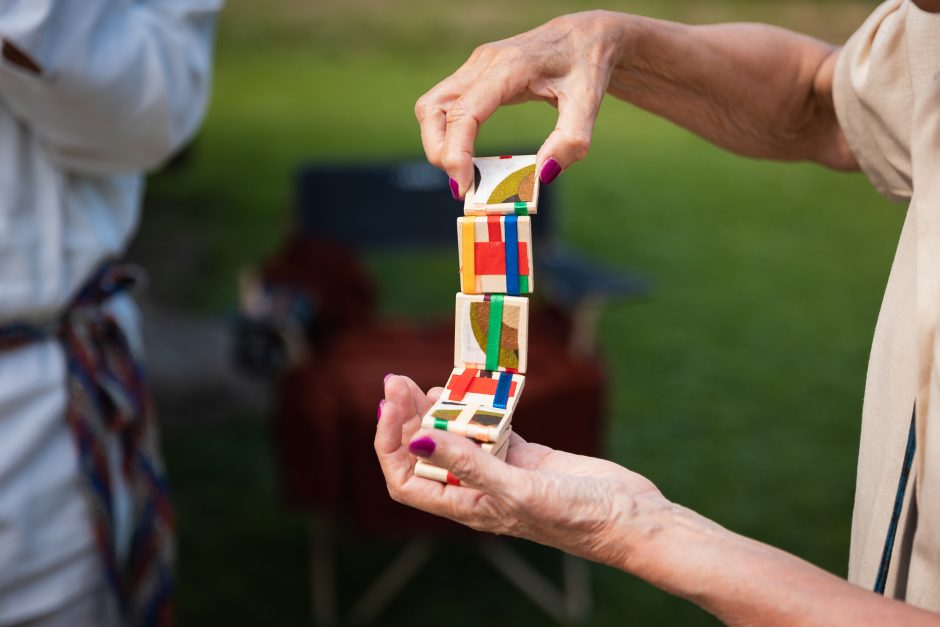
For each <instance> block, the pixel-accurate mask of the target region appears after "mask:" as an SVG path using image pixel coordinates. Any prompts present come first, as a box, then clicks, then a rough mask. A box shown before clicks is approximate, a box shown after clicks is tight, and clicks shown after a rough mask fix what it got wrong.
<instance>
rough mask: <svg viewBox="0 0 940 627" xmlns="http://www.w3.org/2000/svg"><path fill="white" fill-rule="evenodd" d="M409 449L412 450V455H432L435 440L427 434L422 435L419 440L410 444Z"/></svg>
mask: <svg viewBox="0 0 940 627" xmlns="http://www.w3.org/2000/svg"><path fill="white" fill-rule="evenodd" d="M408 450H409V451H411V453H412V455H417V456H418V457H430V456H431V453H433V452H434V440H432V439H431V438H429V437H428V436H426V435H424V436H421V437H420V438H418V439H417V440H412V441H411V444H409V445H408Z"/></svg>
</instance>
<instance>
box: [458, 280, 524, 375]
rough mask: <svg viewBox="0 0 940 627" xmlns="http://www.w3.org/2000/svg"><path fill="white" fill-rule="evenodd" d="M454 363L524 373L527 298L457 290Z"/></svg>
mask: <svg viewBox="0 0 940 627" xmlns="http://www.w3.org/2000/svg"><path fill="white" fill-rule="evenodd" d="M455 309H456V318H455V324H454V367H455V368H476V369H478V370H498V371H508V372H513V373H519V374H525V371H526V354H527V349H528V346H529V299H528V298H525V297H522V296H503V295H502V294H482V295H480V294H461V293H458V294H457V304H456V307H455Z"/></svg>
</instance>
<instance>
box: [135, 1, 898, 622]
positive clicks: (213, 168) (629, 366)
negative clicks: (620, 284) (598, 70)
mask: <svg viewBox="0 0 940 627" xmlns="http://www.w3.org/2000/svg"><path fill="white" fill-rule="evenodd" d="M872 6H873V4H866V3H850V2H822V3H795V2H794V3H791V2H784V3H765V2H691V1H682V2H680V1H673V2H657V3H652V2H647V3H644V2H638V3H630V4H626V3H615V4H614V5H612V6H611V5H609V7H610V8H618V7H619V8H621V9H624V10H631V11H635V12H640V13H646V14H649V15H657V16H660V17H667V18H673V19H684V20H689V21H694V22H710V21H720V20H726V19H741V20H766V21H771V22H774V23H778V24H781V25H785V26H789V27H792V28H798V29H801V30H804V31H808V32H812V33H814V34H816V35H819V36H822V37H826V38H828V39H830V40H832V41H840V40H841V39H844V37H845V36H846V35H847V34H849V33H850V32H851V31H852V30H853V29H854V28H855V27H856V26H857V25H858V24H859V23H860V21H861V19H862V18H863V17H864V15H865V14H866V13H867V12H868V11H869V10H870V9H871V7H872ZM581 8H587V5H585V4H584V3H580V2H570V3H563V2H560V1H557V0H547V1H544V2H536V1H535V0H523V1H521V2H515V3H511V4H506V3H499V2H496V1H495V0H482V1H478V2H474V3H472V4H467V5H466V6H465V7H462V6H461V5H457V4H456V3H452V4H444V3H439V2H438V3H435V2H431V1H430V0H416V1H415V2H409V3H392V2H388V1H386V0H346V1H344V2H337V1H332V0H331V1H326V2H322V1H321V2H315V3H314V2H307V3H300V2H295V1H289V0H277V1H267V2H262V1H261V0H233V1H231V2H230V3H229V6H228V9H227V11H226V13H225V14H224V16H223V18H222V21H221V24H220V31H219V43H218V63H217V73H216V85H215V94H214V100H213V104H212V107H211V110H210V112H209V115H208V118H207V122H206V125H205V128H204V131H203V132H202V134H201V136H200V138H199V140H198V142H197V143H196V145H195V147H194V150H193V152H192V154H191V155H190V156H189V158H188V160H187V162H186V163H185V164H184V167H183V168H182V169H180V170H179V171H176V172H172V173H166V174H163V175H160V176H157V177H155V178H154V179H153V180H152V183H151V190H150V193H149V196H148V211H147V213H146V217H145V223H144V227H143V231H142V236H141V237H142V240H143V241H142V243H141V246H142V247H144V248H145V249H150V250H153V249H154V247H155V246H158V247H160V249H161V250H163V251H164V254H161V255H157V256H155V257H154V259H153V260H152V261H151V264H150V265H151V266H152V270H153V274H154V282H153V292H154V294H155V297H156V298H157V299H159V300H161V301H163V302H165V303H169V304H172V305H175V306H177V307H181V308H185V309H188V310H191V311H194V312H200V313H206V312H210V313H211V312H223V311H225V310H226V309H227V308H230V307H231V306H232V303H233V298H234V274H235V272H236V271H237V269H238V268H240V267H242V266H244V265H248V264H251V263H253V262H255V261H257V260H258V259H260V258H262V257H263V256H264V255H265V254H266V253H267V252H269V251H270V250H271V249H272V248H273V247H274V246H275V245H276V243H277V242H278V240H279V238H280V236H281V235H282V233H283V232H284V229H285V227H286V224H287V207H288V205H289V201H290V176H291V174H292V172H293V171H294V169H295V168H296V166H297V164H299V163H301V162H302V161H304V160H308V159H317V160H326V159H330V160H337V159H338V160H362V159H376V158H385V157H419V156H420V142H419V138H418V134H417V126H416V123H415V122H414V120H413V115H412V108H413V103H414V100H415V99H416V98H417V97H418V96H419V95H420V94H421V93H423V92H424V91H425V90H426V89H428V88H429V87H431V86H432V85H433V84H434V83H435V82H436V81H437V80H439V79H440V78H442V77H443V76H445V75H446V74H447V73H448V72H449V71H451V70H452V69H453V68H455V67H456V66H457V65H458V64H459V63H460V62H461V61H462V60H463V59H464V58H465V57H466V55H467V54H468V53H469V52H470V50H472V48H473V47H474V46H475V45H476V44H478V43H482V42H484V41H487V40H492V39H496V38H500V37H504V36H508V35H511V34H512V33H514V32H518V31H520V30H523V29H525V28H529V27H532V26H534V25H536V24H538V23H540V22H542V21H544V20H545V19H547V18H549V17H551V16H552V15H557V14H560V13H564V12H568V11H573V10H579V9H581ZM553 115H554V111H553V110H551V109H550V108H549V107H547V106H545V105H540V104H535V105H524V106H518V107H513V108H509V109H506V110H504V111H501V112H499V113H498V114H497V115H496V117H495V118H494V119H493V120H492V122H491V123H489V124H488V125H486V127H485V129H484V132H483V135H482V137H481V139H480V142H479V144H478V153H480V154H488V153H499V152H501V148H504V147H506V146H518V145H520V144H521V145H525V144H527V143H528V144H531V145H533V146H536V145H538V144H539V143H540V142H541V140H542V138H544V136H545V135H546V134H547V133H548V132H549V131H550V130H551V128H552V124H553V119H554V118H553ZM559 185H560V186H562V192H561V193H562V198H563V199H564V201H565V203H564V205H565V214H564V220H563V233H564V238H565V239H566V241H567V242H569V243H570V244H571V245H572V246H573V247H575V248H577V249H579V250H581V251H583V252H585V253H586V254H588V255H590V256H592V257H594V258H595V259H597V260H599V261H602V262H605V263H607V264H610V265H614V266H620V267H624V268H631V269H635V270H638V271H641V272H644V273H648V274H650V275H652V276H653V277H654V279H655V281H656V290H655V294H654V296H653V298H651V299H650V300H648V301H644V302H642V303H636V304H624V305H615V306H612V307H610V308H609V309H608V310H607V313H606V314H605V316H604V318H603V320H602V326H601V337H600V340H601V345H602V349H603V351H604V353H605V355H606V357H607V361H608V363H609V365H610V369H611V389H612V392H613V394H612V398H611V403H610V409H611V412H610V415H611V432H610V436H609V455H610V457H611V458H612V459H614V460H616V461H618V462H620V463H623V464H625V465H628V466H630V467H631V468H633V469H635V470H637V471H639V472H642V473H645V474H646V475H648V476H649V477H650V478H652V479H653V480H654V481H655V482H656V483H657V484H658V485H659V487H660V488H661V489H662V490H663V492H664V493H665V494H666V495H667V496H668V497H669V498H671V499H673V500H675V501H677V502H679V503H682V504H683V505H686V506H689V507H692V508H694V509H696V510H698V511H699V512H701V513H703V514H705V515H707V516H709V517H711V518H713V519H715V520H717V521H718V522H719V523H721V524H723V525H725V526H727V527H729V528H731V529H734V530H735V531H738V532H741V533H743V534H747V535H750V536H753V537H756V538H758V539H760V540H763V541H766V542H769V543H771V544H774V545H777V546H780V547H782V548H784V549H786V550H789V551H792V552H794V553H796V554H798V555H800V556H801V557H804V558H806V559H808V560H810V561H812V562H814V563H817V564H820V565H821V566H823V567H825V568H827V569H829V570H831V571H834V572H836V573H839V574H844V572H845V566H846V562H847V554H848V533H849V524H850V516H851V507H852V495H853V491H854V467H855V456H856V447H857V441H858V431H859V416H860V412H861V398H862V390H863V385H864V374H865V366H866V361H867V354H868V348H869V345H870V341H871V334H872V331H873V328H874V321H875V318H876V315H877V310H878V305H879V303H880V298H881V292H882V290H883V286H884V282H885V280H886V278H887V274H888V269H889V267H890V261H891V256H892V253H893V250H894V246H895V244H896V241H897V235H898V233H899V231H900V225H901V219H902V217H903V216H902V211H901V209H900V208H896V207H892V206H891V205H889V204H888V203H886V202H885V201H883V200H881V199H880V198H879V197H877V196H876V194H875V193H874V192H873V191H871V189H870V187H869V186H868V184H867V183H866V181H865V179H864V178H863V177H862V176H861V175H842V174H835V173H830V172H827V171H824V170H822V169H820V168H817V167H814V166H810V165H805V164H787V165H780V164H771V163H765V162H758V161H751V160H746V159H741V158H737V157H734V156H731V155H727V154H724V153H722V152H720V151H718V150H716V149H714V148H711V147H710V146H708V145H707V144H705V143H704V142H702V141H701V140H699V139H697V138H695V137H693V136H691V135H689V134H688V133H686V132H684V131H682V130H679V129H676V128H674V127H672V126H669V125H668V124H666V123H664V122H661V121H659V120H656V119H655V118H653V117H652V116H649V115H648V114H646V113H643V112H641V111H638V110H636V109H633V108H631V107H629V106H627V105H624V104H623V103H620V102H617V101H614V100H610V101H608V102H606V103H605V105H604V107H603V109H602V111H601V115H600V118H599V120H598V124H597V130H596V136H595V142H594V145H593V147H592V150H591V154H590V156H589V157H588V159H587V160H585V161H584V162H583V163H580V164H577V165H576V166H575V167H573V168H572V169H571V170H570V171H568V172H565V173H564V175H563V176H562V177H561V178H560V179H559ZM445 202H449V200H448V199H442V203H445ZM455 254H456V253H455ZM373 262H374V265H375V267H376V269H377V270H379V271H381V270H382V269H383V268H384V271H382V272H381V276H382V277H383V289H384V294H383V296H384V297H385V300H384V303H385V307H386V309H387V310H388V311H392V312H396V313H409V312H410V313H414V312H416V311H418V308H419V307H420V308H421V309H422V310H424V309H427V308H428V307H430V309H431V310H434V311H437V312H440V313H445V312H448V311H450V307H451V306H452V302H453V301H452V294H453V291H454V290H455V289H456V285H457V284H456V281H454V284H453V285H448V284H446V283H445V284H442V282H441V281H438V280H436V278H435V279H434V280H430V279H431V277H436V276H438V274H434V273H435V272H439V268H438V269H434V268H431V269H427V270H421V266H420V265H419V264H416V263H414V262H413V261H409V260H407V259H405V260H402V259H384V258H383V259H374V260H373ZM450 262H453V259H446V260H443V261H442V263H450ZM395 264H398V265H395ZM390 268H392V269H394V268H408V269H409V270H410V269H417V271H418V272H426V273H427V275H426V278H428V280H426V281H422V280H421V277H422V276H423V275H418V280H409V281H402V280H400V279H398V280H397V281H396V280H395V275H396V274H398V275H399V276H400V274H401V273H396V272H394V271H392V270H390ZM167 449H168V458H169V464H170V468H171V473H172V478H173V481H174V485H175V490H176V495H177V500H178V502H179V508H180V512H181V520H182V547H181V548H182V556H181V559H182V566H181V582H180V613H181V619H182V621H181V622H182V624H183V625H184V627H185V626H186V625H214V624H220V625H223V624H224V625H243V624H244V625H255V624H259V625H260V624H264V625H299V624H302V623H303V622H304V621H305V619H306V615H307V597H306V586H307V584H306V569H305V554H304V551H305V543H304V542H305V536H304V529H303V525H302V521H301V519H300V518H299V517H298V516H297V515H296V514H293V513H290V512H286V511H284V510H282V509H281V507H280V505H279V503H278V501H277V498H276V487H275V483H274V476H273V469H272V462H271V460H272V455H273V453H272V451H271V450H270V445H269V442H268V439H267V431H266V428H265V426H264V423H263V421H262V419H261V417H259V416H253V415H238V416H233V418H232V420H231V421H230V422H227V423H225V424H199V423H198V422H196V423H193V424H188V425H187V426H179V425H177V426H174V427H172V428H170V429H169V431H168V433H167ZM341 548H343V551H344V555H345V556H346V557H345V559H344V565H343V569H344V571H343V572H344V576H345V578H346V579H347V580H349V581H352V582H359V585H362V584H364V583H365V581H367V580H368V578H369V573H370V572H371V571H372V570H373V569H374V568H375V567H377V565H378V564H380V563H381V562H382V560H383V559H385V558H386V557H387V555H388V554H389V553H390V552H392V551H393V550H394V547H389V546H386V545H383V544H381V543H375V544H368V543H367V544H366V545H365V546H364V547H363V546H356V543H355V542H354V539H347V540H346V541H344V543H343V544H342V547H341ZM527 550H529V551H530V552H532V553H533V556H534V557H535V558H536V559H537V560H542V561H546V560H550V559H551V556H550V555H546V554H545V553H544V552H539V551H538V550H537V549H527ZM446 555H450V558H442V559H441V561H440V562H436V564H435V571H436V572H434V573H425V574H424V575H423V576H422V577H423V579H421V580H420V581H419V584H418V585H417V586H415V587H413V588H411V589H410V590H409V591H408V592H407V593H406V595H405V597H404V598H403V599H402V600H401V601H400V602H398V603H397V604H396V605H395V606H394V607H393V608H392V609H391V611H390V613H389V614H388V616H387V617H386V619H385V620H383V621H382V623H383V624H390V625H399V624H400V625H405V624H409V625H424V624H438V623H440V622H442V621H446V623H447V624H448V625H454V626H459V625H475V624H478V623H479V622H480V621H481V620H485V619H486V618H487V617H492V616H494V608H493V607H470V608H468V607H467V604H466V602H465V598H464V597H463V596H462V595H460V594H458V593H454V594H453V595H448V594H445V593H437V594H434V595H427V594H426V593H423V592H422V588H423V589H424V590H427V589H429V586H431V585H433V583H434V580H435V579H434V578H435V577H440V576H441V575H442V573H445V574H446V573H450V574H451V575H452V576H453V577H456V578H466V580H467V581H470V582H473V581H484V582H488V581H492V582H493V583H492V584H486V583H484V584H480V585H481V586H484V585H485V586H488V587H486V588H485V592H481V591H480V590H479V589H478V590H477V592H476V593H475V596H477V597H478V598H479V597H482V596H488V597H489V598H492V599H494V605H496V606H498V607H499V608H500V610H499V612H501V614H498V615H500V616H503V617H504V618H505V622H509V619H512V622H513V623H515V624H537V623H539V624H540V623H541V622H542V621H543V617H542V615H541V614H540V613H539V612H538V610H536V609H534V608H533V607H532V606H530V605H529V604H528V603H527V602H525V601H523V600H520V599H519V598H518V597H516V596H515V595H514V594H513V593H511V592H510V591H508V590H505V589H504V588H503V586H502V584H501V583H499V582H498V580H496V579H495V578H494V576H493V575H491V574H490V571H489V570H488V568H487V567H486V566H484V565H483V564H481V563H479V562H477V561H475V560H474V559H473V557H472V555H469V554H465V553H463V552H461V548H460V547H455V548H454V549H452V554H450V553H449V554H446ZM594 575H595V602H596V612H595V617H594V623H593V624H597V625H608V624H611V625H613V624H617V625H620V624H626V623H630V624H638V625H648V624H709V623H710V622H711V619H710V618H709V617H708V616H707V615H705V614H704V613H702V612H700V611H699V610H697V609H696V608H694V607H692V606H691V605H688V604H686V603H684V602H681V601H678V600H675V599H672V598H670V597H668V596H667V595H665V594H664V593H660V592H658V591H656V590H654V589H652V588H651V587H649V586H647V585H645V584H643V583H642V582H638V581H636V580H633V579H631V578H630V577H628V576H626V575H623V574H621V573H616V572H613V571H610V570H607V569H602V568H599V567H598V568H596V569H595V573H594ZM352 592H353V591H351V590H348V589H347V590H346V591H345V592H344V594H345V595H346V598H348V597H349V596H350V595H351V593H352ZM419 605H420V607H421V611H420V613H418V614H417V615H416V614H415V611H416V610H415V608H416V607H417V606H419ZM502 622H504V621H503V619H500V621H499V624H502Z"/></svg>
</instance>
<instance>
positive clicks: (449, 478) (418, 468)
mask: <svg viewBox="0 0 940 627" xmlns="http://www.w3.org/2000/svg"><path fill="white" fill-rule="evenodd" d="M415 476H417V477H423V478H425V479H431V480H433V481H440V482H441V483H449V484H450V485H460V479H458V478H457V477H455V476H454V475H452V474H450V471H448V470H446V469H444V468H441V467H440V466H435V465H434V464H432V463H431V462H426V461H424V460H423V459H419V460H418V463H417V464H415Z"/></svg>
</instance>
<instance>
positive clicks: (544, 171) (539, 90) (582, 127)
mask: <svg viewBox="0 0 940 627" xmlns="http://www.w3.org/2000/svg"><path fill="white" fill-rule="evenodd" d="M623 19H624V17H623V16H622V15H621V16H618V15H617V14H613V13H607V12H604V11H591V12H587V13H576V14H572V15H565V16H562V17H559V18H556V19H554V20H552V21H550V22H548V23H546V24H544V25H543V26H540V27H538V28H536V29H534V30H531V31H528V32H526V33H522V34H521V35H517V36H515V37H511V38H509V39H505V40H502V41H497V42H494V43H490V44H485V45H482V46H480V47H479V48H477V49H476V50H474V52H473V54H471V55H470V58H469V59H468V60H467V61H466V62H465V63H464V64H463V65H462V66H461V67H460V68H459V69H458V70H457V71H456V72H454V73H453V74H452V75H451V76H449V77H448V78H446V79H444V80H443V81H441V82H440V83H438V84H437V85H436V86H435V87H434V88H433V89H431V90H430V91H429V92H428V93H426V94H425V95H424V96H422V97H421V98H420V99H419V100H418V103H417V105H416V106H415V115H416V116H417V118H418V122H419V124H420V126H421V141H422V143H423V144H424V151H425V153H426V154H427V157H428V161H430V162H431V163H432V164H433V165H435V166H437V167H440V168H443V169H444V170H445V171H446V172H447V173H448V175H450V177H451V178H452V179H454V181H456V185H457V189H453V184H452V189H451V191H452V192H454V195H455V197H460V198H463V196H464V194H466V192H467V189H468V188H469V186H470V182H471V180H472V178H473V166H472V162H471V159H472V158H473V142H474V140H475V139H476V136H477V133H478V131H479V128H480V125H481V124H482V123H483V122H484V121H485V120H486V119H487V118H489V117H490V116H491V115H492V114H493V112H494V111H496V109H498V108H499V107H500V106H502V105H508V104H517V103H521V102H526V101H529V100H544V101H547V102H549V103H550V104H551V105H552V106H555V107H557V108H558V122H557V124H556V126H555V130H554V131H553V132H552V133H551V135H549V137H548V139H547V140H546V141H545V143H544V144H543V145H542V147H541V149H540V150H539V152H538V158H537V160H536V168H537V170H536V171H537V172H539V175H540V177H541V179H542V182H543V183H549V182H551V179H554V178H555V176H557V174H558V173H559V172H560V171H561V170H563V169H564V168H567V167H568V166H569V165H571V164H572V163H574V162H575V161H577V160H579V159H583V158H584V156H585V155H586V154H587V151H588V147H589V146H590V144H591V134H592V132H593V129H594V120H595V118H596V117H597V112H598V110H599V109H600V105H601V99H602V98H603V97H604V92H605V91H606V90H607V85H608V83H609V82H610V76H611V73H612V71H613V68H614V66H615V64H616V62H617V59H618V58H619V57H620V56H621V54H622V52H623V51H622V47H623V45H624V37H623V35H622V21H623ZM549 159H553V160H554V161H555V165H552V164H551V163H549V162H548V161H549Z"/></svg>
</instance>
